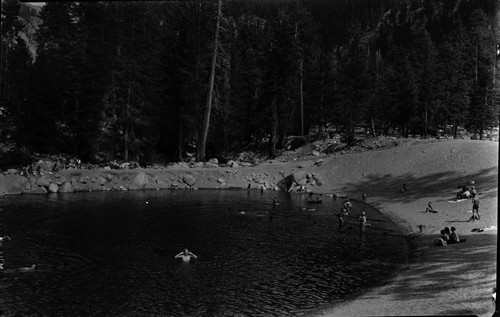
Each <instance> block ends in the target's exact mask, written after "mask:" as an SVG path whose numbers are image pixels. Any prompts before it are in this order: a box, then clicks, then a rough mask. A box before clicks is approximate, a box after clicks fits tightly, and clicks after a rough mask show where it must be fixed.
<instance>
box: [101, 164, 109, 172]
mask: <svg viewBox="0 0 500 317" xmlns="http://www.w3.org/2000/svg"><path fill="white" fill-rule="evenodd" d="M102 169H103V170H105V171H111V167H109V166H107V165H106V166H104V167H103V168H102Z"/></svg>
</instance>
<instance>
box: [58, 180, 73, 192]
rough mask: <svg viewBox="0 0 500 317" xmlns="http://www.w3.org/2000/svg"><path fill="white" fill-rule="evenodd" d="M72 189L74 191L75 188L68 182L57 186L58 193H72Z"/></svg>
mask: <svg viewBox="0 0 500 317" xmlns="http://www.w3.org/2000/svg"><path fill="white" fill-rule="evenodd" d="M74 191H75V188H73V185H71V183H70V182H64V183H62V184H61V187H59V192H60V193H72V192H74Z"/></svg>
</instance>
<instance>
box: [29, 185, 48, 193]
mask: <svg viewBox="0 0 500 317" xmlns="http://www.w3.org/2000/svg"><path fill="white" fill-rule="evenodd" d="M28 193H29V194H39V195H42V194H47V190H46V189H45V187H40V186H36V187H34V188H32V189H31V190H30V191H29V192H28Z"/></svg>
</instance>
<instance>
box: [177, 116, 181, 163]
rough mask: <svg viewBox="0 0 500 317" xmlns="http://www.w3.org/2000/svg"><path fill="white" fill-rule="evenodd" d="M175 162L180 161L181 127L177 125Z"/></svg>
mask: <svg viewBox="0 0 500 317" xmlns="http://www.w3.org/2000/svg"><path fill="white" fill-rule="evenodd" d="M177 160H178V161H179V162H181V161H182V127H181V126H180V124H179V125H178V130H177Z"/></svg>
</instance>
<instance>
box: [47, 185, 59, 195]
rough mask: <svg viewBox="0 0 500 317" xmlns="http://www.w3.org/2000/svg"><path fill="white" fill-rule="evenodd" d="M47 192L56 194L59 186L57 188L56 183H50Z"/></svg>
mask: <svg viewBox="0 0 500 317" xmlns="http://www.w3.org/2000/svg"><path fill="white" fill-rule="evenodd" d="M47 190H48V192H49V193H57V191H58V190H59V186H57V184H56V183H50V184H49V188H47Z"/></svg>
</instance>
